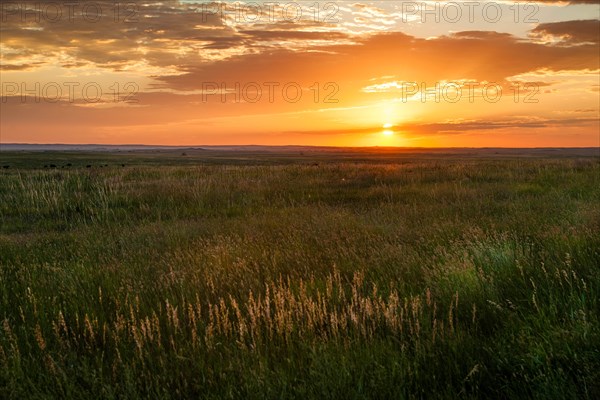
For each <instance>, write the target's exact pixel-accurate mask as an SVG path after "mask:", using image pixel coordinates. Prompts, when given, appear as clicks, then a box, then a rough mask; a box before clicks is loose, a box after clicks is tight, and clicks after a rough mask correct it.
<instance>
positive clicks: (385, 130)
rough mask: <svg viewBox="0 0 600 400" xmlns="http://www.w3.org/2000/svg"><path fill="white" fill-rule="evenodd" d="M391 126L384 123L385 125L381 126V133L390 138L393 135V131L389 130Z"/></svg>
mask: <svg viewBox="0 0 600 400" xmlns="http://www.w3.org/2000/svg"><path fill="white" fill-rule="evenodd" d="M392 126H393V125H392V124H390V123H389V122H388V123H385V124H383V132H382V133H383V134H384V135H385V136H392V135H393V134H394V131H393V130H391V129H389V128H391V127H392Z"/></svg>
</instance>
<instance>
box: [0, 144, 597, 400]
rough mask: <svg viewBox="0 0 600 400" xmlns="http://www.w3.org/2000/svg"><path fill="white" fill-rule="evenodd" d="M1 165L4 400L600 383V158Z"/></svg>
mask: <svg viewBox="0 0 600 400" xmlns="http://www.w3.org/2000/svg"><path fill="white" fill-rule="evenodd" d="M1 157H2V163H3V164H10V165H11V168H9V169H3V170H1V171H0V397H2V398H9V399H23V398H161V399H162V398H164V399H167V398H206V399H222V398H235V399H288V398H289V399H298V398H301V399H324V398H336V399H337V398H342V399H363V398H380V399H383V398H388V399H404V398H407V399H410V398H448V399H454V398H498V399H505V398H539V399H569V398H574V399H575V398H589V399H594V398H599V397H600V372H599V371H600V321H599V313H598V311H599V301H598V294H599V290H600V162H599V160H598V158H593V157H587V158H582V157H575V158H568V157H566V158H547V157H521V158H516V157H512V158H510V157H503V158H502V159H499V158H494V157H479V158H477V157H451V156H449V157H442V156H427V155H412V156H403V157H400V158H398V159H394V157H392V156H389V155H387V156H378V155H377V154H360V155H359V156H356V155H354V156H352V155H350V156H344V157H341V156H339V157H337V156H330V157H325V156H324V155H321V156H319V157H316V156H300V155H292V156H290V155H289V154H288V155H277V154H276V155H270V156H262V158H261V157H257V158H252V157H251V156H247V155H244V156H243V157H242V156H239V157H237V158H235V157H234V158H227V157H226V156H225V155H223V154H217V155H214V154H213V153H210V154H208V155H203V154H199V155H196V154H194V155H193V156H192V157H187V158H185V157H182V159H181V160H180V158H178V157H179V156H175V155H170V156H164V157H163V156H161V155H146V156H142V155H118V154H103V153H96V154H85V153H73V154H70V153H55V154H54V153H35V154H23V153H3V154H2V155H1ZM86 157H87V158H86ZM161 157H163V158H161ZM90 160H93V161H90ZM161 160H162V161H163V162H162V164H161ZM60 162H62V163H66V162H70V163H71V164H72V166H71V167H69V168H59V169H44V168H43V165H44V164H51V163H54V164H57V165H59V166H60V165H64V164H59V163H60ZM88 163H92V164H93V167H92V168H86V166H85V165H86V164H88ZM122 163H123V164H126V166H125V167H122V166H121V164H122ZM315 164H318V165H315ZM99 165H107V166H105V167H102V168H100V167H99Z"/></svg>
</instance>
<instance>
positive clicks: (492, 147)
mask: <svg viewBox="0 0 600 400" xmlns="http://www.w3.org/2000/svg"><path fill="white" fill-rule="evenodd" d="M1 146H14V147H17V146H22V147H27V146H38V147H43V146H47V147H53V146H62V147H115V148H118V147H123V148H127V147H141V148H170V149H201V148H236V147H267V148H285V147H297V148H331V149H375V148H378V149H414V150H436V149H442V150H443V149H457V150H459V149H465V150H467V149H475V150H477V149H481V150H484V149H491V150H495V149H503V150H519V149H532V150H533V149H599V150H600V145H598V146H523V147H508V146H504V147H501V146H472V147H469V146H443V147H442V146H440V147H433V146H432V147H424V146H379V145H372V146H341V145H340V146H334V145H329V146H328V145H303V144H276V145H272V144H256V143H252V144H184V145H169V144H143V143H125V144H119V143H18V142H10V143H2V142H0V150H1Z"/></svg>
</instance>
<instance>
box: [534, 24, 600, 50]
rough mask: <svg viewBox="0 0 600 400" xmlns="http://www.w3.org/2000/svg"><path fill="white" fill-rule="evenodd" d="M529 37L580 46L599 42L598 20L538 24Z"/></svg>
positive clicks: (599, 28)
mask: <svg viewBox="0 0 600 400" xmlns="http://www.w3.org/2000/svg"><path fill="white" fill-rule="evenodd" d="M531 36H532V37H534V38H540V39H543V40H548V39H555V40H560V42H561V43H562V44H566V45H572V44H582V43H596V44H598V43H599V42H600V20H597V19H589V20H578V21H562V22H551V23H544V24H539V25H538V26H536V27H535V28H534V29H533V30H532V31H531Z"/></svg>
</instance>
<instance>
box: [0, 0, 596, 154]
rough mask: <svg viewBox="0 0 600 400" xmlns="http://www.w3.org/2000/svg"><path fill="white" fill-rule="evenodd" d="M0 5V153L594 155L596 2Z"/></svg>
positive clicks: (115, 0)
mask: <svg viewBox="0 0 600 400" xmlns="http://www.w3.org/2000/svg"><path fill="white" fill-rule="evenodd" d="M0 7H1V10H0V12H1V15H0V17H1V25H0V55H1V62H0V81H1V82H0V83H1V93H0V95H1V100H0V143H73V144H149V145H159V144H160V145H236V144H239V145H246V144H260V145H318V146H407V147H413V146H414V147H588V146H593V147H597V146H600V109H599V108H600V74H599V68H600V65H599V64H600V49H599V46H600V19H599V18H600V6H599V0H575V1H571V2H554V1H541V0H538V1H536V2H532V1H528V2H519V1H516V2H513V1H504V0H502V1H496V2H492V1H483V2H476V1H470V2H469V1H467V2H463V1H456V2H447V1H416V2H409V1H391V0H379V1H345V0H344V1H335V0H330V1H319V0H310V1H290V2H286V1H281V0H276V1H275V0H274V1H254V2H240V1H225V2H199V1H175V0H163V1H160V2H157V1H122V2H119V1H118V0H112V1H81V0H79V1H77V2H73V1H63V2H60V1H40V0H35V1H9V2H5V1H4V0H2V2H0Z"/></svg>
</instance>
